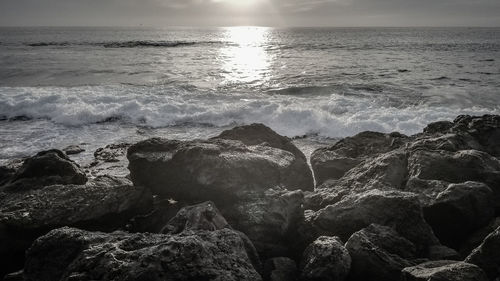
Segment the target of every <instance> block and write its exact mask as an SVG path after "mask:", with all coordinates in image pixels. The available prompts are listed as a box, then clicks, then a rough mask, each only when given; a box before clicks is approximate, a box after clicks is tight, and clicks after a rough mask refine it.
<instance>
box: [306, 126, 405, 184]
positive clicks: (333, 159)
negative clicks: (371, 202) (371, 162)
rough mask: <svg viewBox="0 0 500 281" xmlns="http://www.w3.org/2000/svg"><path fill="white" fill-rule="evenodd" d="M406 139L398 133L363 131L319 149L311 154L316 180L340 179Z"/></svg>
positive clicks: (320, 182) (320, 181) (319, 182)
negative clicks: (360, 164) (367, 160)
mask: <svg viewBox="0 0 500 281" xmlns="http://www.w3.org/2000/svg"><path fill="white" fill-rule="evenodd" d="M406 139H407V137H406V136H404V135H401V134H398V133H392V134H383V133H377V132H362V133H359V134H357V135H355V136H353V137H348V138H345V139H342V140H340V141H339V142H337V143H336V144H334V145H333V146H331V147H329V148H320V149H317V150H316V151H314V152H313V154H312V155H311V166H312V168H313V170H314V175H315V177H316V182H317V184H318V185H320V184H322V183H323V182H325V181H326V180H328V179H339V178H341V177H342V176H343V175H344V174H345V173H346V172H347V171H349V170H350V169H352V168H354V167H355V166H357V165H358V164H359V163H361V162H362V161H363V160H366V159H367V158H369V157H373V156H375V155H378V154H381V153H386V152H389V151H391V150H394V149H396V148H398V147H400V146H401V145H403V144H404V143H405V141H406Z"/></svg>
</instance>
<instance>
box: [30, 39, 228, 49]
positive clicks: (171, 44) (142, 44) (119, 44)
mask: <svg viewBox="0 0 500 281" xmlns="http://www.w3.org/2000/svg"><path fill="white" fill-rule="evenodd" d="M223 43H224V42H220V41H152V40H132V41H114V42H34V43H25V44H24V45H26V46H29V47H69V46H95V47H104V48H148V47H150V48H175V47H186V46H194V45H207V44H223Z"/></svg>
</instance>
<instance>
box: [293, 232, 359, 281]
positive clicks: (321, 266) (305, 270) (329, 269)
mask: <svg viewBox="0 0 500 281" xmlns="http://www.w3.org/2000/svg"><path fill="white" fill-rule="evenodd" d="M350 268H351V257H350V256H349V253H348V252H347V250H346V248H345V247H344V246H343V243H342V242H341V241H340V240H339V238H338V237H327V236H321V237H319V238H318V239H316V240H315V241H314V242H313V243H311V244H310V245H309V246H308V247H307V248H306V250H305V251H304V255H303V258H302V261H301V263H300V269H301V272H302V273H301V276H300V277H301V280H311V281H312V280H318V281H319V280H321V281H328V280H331V281H342V280H345V279H346V277H347V275H348V274H349V271H350Z"/></svg>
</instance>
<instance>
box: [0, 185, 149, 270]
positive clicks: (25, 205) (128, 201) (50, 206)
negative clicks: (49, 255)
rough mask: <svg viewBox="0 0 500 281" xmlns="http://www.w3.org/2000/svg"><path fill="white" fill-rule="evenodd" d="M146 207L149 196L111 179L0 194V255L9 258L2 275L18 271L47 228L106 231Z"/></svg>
mask: <svg viewBox="0 0 500 281" xmlns="http://www.w3.org/2000/svg"><path fill="white" fill-rule="evenodd" d="M150 205H151V194H150V193H149V191H147V190H145V189H144V188H142V187H136V186H133V185H132V183H131V182H130V181H128V180H126V179H119V178H111V177H99V178H96V179H94V180H91V181H89V182H88V183H87V184H86V185H51V186H46V187H42V188H39V189H31V190H20V191H17V192H12V191H9V192H0V255H2V256H6V255H8V256H9V257H10V258H9V259H8V260H6V261H5V263H4V264H3V265H2V270H6V272H3V273H8V272H11V271H14V270H18V269H19V268H20V266H21V265H22V264H23V259H24V251H25V250H26V249H27V248H28V247H29V246H30V245H31V243H32V242H33V240H35V239H36V238H37V237H39V236H41V235H43V234H45V233H47V232H48V231H50V230H51V229H54V228H57V227H60V226H78V227H81V228H85V229H89V230H103V231H110V230H114V229H117V228H120V227H122V226H123V225H125V223H126V222H127V221H128V220H129V219H130V218H131V217H133V216H135V215H136V214H140V213H145V212H147V211H148V210H149V208H150ZM7 270H8V271H7ZM0 273H1V272H0Z"/></svg>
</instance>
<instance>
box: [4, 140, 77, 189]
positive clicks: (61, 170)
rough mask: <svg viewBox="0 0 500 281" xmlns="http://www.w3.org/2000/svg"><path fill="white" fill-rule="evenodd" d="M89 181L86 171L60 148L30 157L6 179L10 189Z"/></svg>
mask: <svg viewBox="0 0 500 281" xmlns="http://www.w3.org/2000/svg"><path fill="white" fill-rule="evenodd" d="M86 182H87V176H86V175H85V172H84V171H83V170H82V169H81V168H80V166H78V164H76V163H75V162H73V161H72V160H71V159H69V157H68V156H67V155H66V154H65V153H64V152H62V151H60V150H56V149H53V150H47V151H42V152H39V153H38V154H37V155H35V156H33V157H31V158H28V159H26V160H25V161H24V163H23V164H22V166H21V167H20V168H19V169H18V170H17V171H16V172H15V174H13V175H12V177H11V178H10V179H9V180H8V181H6V184H5V188H6V189H8V190H19V189H34V188H40V187H43V186H48V185H54V184H78V185H82V184H85V183H86Z"/></svg>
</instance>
